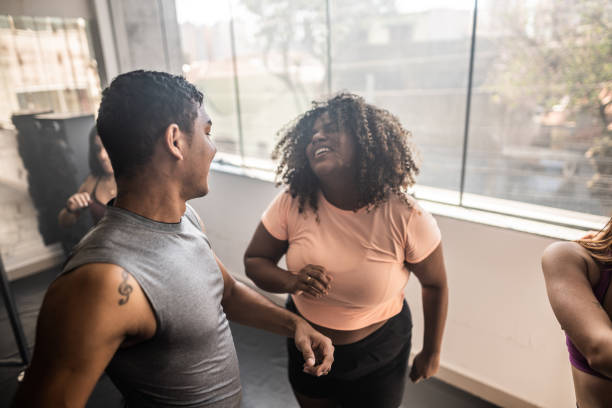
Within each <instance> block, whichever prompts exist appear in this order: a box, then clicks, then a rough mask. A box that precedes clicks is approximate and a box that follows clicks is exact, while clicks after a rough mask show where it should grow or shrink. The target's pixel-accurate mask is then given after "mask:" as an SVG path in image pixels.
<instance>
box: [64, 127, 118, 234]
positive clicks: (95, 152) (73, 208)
mask: <svg viewBox="0 0 612 408" xmlns="http://www.w3.org/2000/svg"><path fill="white" fill-rule="evenodd" d="M89 171H90V174H89V176H87V178H86V179H85V181H84V182H83V184H81V187H79V190H78V191H77V192H76V193H74V194H73V195H71V196H70V197H69V198H68V200H66V206H65V207H64V208H62V210H61V211H60V213H59V215H58V222H59V225H60V226H62V227H63V228H69V227H71V226H73V225H74V224H75V223H76V222H77V220H78V218H79V217H81V216H82V215H83V210H85V209H89V214H90V215H91V218H92V221H93V223H94V224H97V223H98V221H100V220H101V219H102V216H103V215H104V213H105V211H106V203H108V202H109V201H110V200H111V199H113V198H115V196H116V195H117V184H116V183H115V177H114V173H113V166H112V165H111V161H110V159H109V157H108V153H107V152H106V149H105V148H104V146H103V145H102V141H101V140H100V136H98V133H97V131H96V128H95V127H93V128H92V129H91V132H89Z"/></svg>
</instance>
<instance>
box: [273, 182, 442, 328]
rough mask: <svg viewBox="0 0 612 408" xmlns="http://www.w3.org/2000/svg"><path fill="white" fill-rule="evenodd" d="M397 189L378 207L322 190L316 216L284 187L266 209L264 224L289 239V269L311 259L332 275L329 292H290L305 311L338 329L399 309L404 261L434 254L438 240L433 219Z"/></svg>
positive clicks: (406, 273) (318, 321)
mask: <svg viewBox="0 0 612 408" xmlns="http://www.w3.org/2000/svg"><path fill="white" fill-rule="evenodd" d="M408 202H409V203H410V205H407V204H406V203H404V202H402V200H400V199H399V198H398V197H397V196H395V195H391V197H390V198H389V199H388V200H387V201H386V202H384V203H383V204H381V205H380V206H379V207H377V208H376V209H374V210H372V211H370V212H368V211H367V210H366V208H361V209H359V210H357V211H356V212H354V211H347V210H342V209H340V208H337V207H335V206H333V205H332V204H331V203H329V202H328V201H327V200H326V199H325V197H324V195H323V194H322V193H320V194H319V209H318V214H319V219H320V222H319V223H317V221H316V216H315V214H314V212H313V211H312V209H311V208H310V207H308V206H306V209H305V211H304V212H303V213H302V214H300V213H299V212H298V199H297V197H296V198H295V199H294V198H292V197H291V195H290V194H289V193H288V192H282V193H280V194H279V195H278V196H277V197H276V198H275V199H274V201H272V203H271V204H270V205H269V206H268V208H267V209H266V211H265V212H264V214H263V216H262V220H261V221H262V223H263V225H264V227H265V228H266V230H267V231H268V232H269V233H270V234H271V235H272V236H273V237H274V238H276V239H278V240H281V241H288V242H289V248H288V249H287V254H286V260H287V268H288V270H289V271H290V272H291V273H296V274H297V272H298V271H299V270H300V269H302V268H303V267H304V266H306V265H308V264H313V265H320V266H323V267H324V268H325V269H326V270H327V272H328V273H329V274H330V275H331V276H332V279H333V280H332V282H331V289H330V291H329V293H328V294H327V295H326V296H322V297H320V298H317V299H314V298H310V297H308V296H304V295H292V297H293V301H294V302H295V305H296V307H297V308H298V310H299V311H300V313H301V314H302V315H303V316H304V317H306V318H307V319H308V320H310V321H311V322H313V323H316V324H318V325H320V326H324V327H329V328H332V329H336V330H356V329H360V328H363V327H366V326H369V325H371V324H373V323H376V322H380V321H383V320H386V319H388V318H390V317H392V316H394V315H396V314H397V313H399V312H400V310H401V309H402V304H403V300H404V288H405V287H406V283H407V282H408V277H409V276H410V272H409V271H408V269H406V267H405V266H404V261H406V262H408V263H418V262H420V261H422V260H424V259H425V258H427V256H429V255H430V254H431V253H432V252H433V251H434V250H435V249H436V248H437V247H438V245H439V243H440V230H439V228H438V225H437V223H436V221H435V219H434V218H433V217H432V216H431V214H429V213H428V212H426V211H425V210H423V209H422V208H421V207H420V206H419V204H418V203H417V202H416V201H415V200H414V199H413V198H412V197H408Z"/></svg>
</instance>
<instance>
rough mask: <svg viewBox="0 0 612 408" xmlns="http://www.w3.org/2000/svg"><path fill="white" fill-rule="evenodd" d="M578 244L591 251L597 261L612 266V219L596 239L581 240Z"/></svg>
mask: <svg viewBox="0 0 612 408" xmlns="http://www.w3.org/2000/svg"><path fill="white" fill-rule="evenodd" d="M576 242H577V243H578V244H579V245H580V246H582V247H583V248H584V249H586V250H587V251H589V252H590V254H591V256H592V257H593V258H594V259H595V260H596V261H598V262H600V263H602V264H612V218H610V219H609V220H608V222H607V224H606V226H605V227H603V228H602V229H601V231H599V233H598V234H597V235H595V237H593V238H591V239H579V240H577V241H576Z"/></svg>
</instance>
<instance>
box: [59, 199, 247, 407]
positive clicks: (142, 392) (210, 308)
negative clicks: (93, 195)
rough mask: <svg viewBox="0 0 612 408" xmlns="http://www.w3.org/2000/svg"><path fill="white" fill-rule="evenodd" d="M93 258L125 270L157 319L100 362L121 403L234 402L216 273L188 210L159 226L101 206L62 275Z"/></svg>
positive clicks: (235, 378) (235, 377)
mask: <svg viewBox="0 0 612 408" xmlns="http://www.w3.org/2000/svg"><path fill="white" fill-rule="evenodd" d="M96 262H101V263H111V264H115V265H118V266H120V267H121V268H123V269H125V270H126V271H127V272H129V273H130V274H131V275H132V276H133V277H134V279H135V280H136V281H137V282H138V284H139V285H140V287H141V288H142V290H143V291H144V293H145V294H146V296H147V297H148V299H149V302H150V304H151V306H152V308H153V312H154V313H155V317H156V320H157V331H156V333H155V335H154V336H153V338H152V339H150V340H147V341H145V342H142V343H140V344H137V345H135V346H132V347H128V348H125V349H119V350H118V351H117V352H116V353H115V356H114V357H113V359H112V360H111V362H110V364H109V365H108V367H107V368H106V372H107V374H108V375H109V377H110V378H111V380H112V381H113V382H114V383H115V385H116V386H117V388H119V390H120V391H121V393H122V394H123V396H124V397H125V399H126V402H127V405H128V407H178V406H180V407H214V408H226V407H227V408H229V407H237V406H239V404H240V396H241V386H240V374H239V371H238V359H237V357H236V350H235V348H234V342H233V339H232V334H231V332H230V328H229V324H228V322H227V319H226V317H225V313H224V312H223V309H222V307H221V298H222V295H223V277H222V275H221V271H220V270H219V267H218V266H217V263H216V262H215V258H214V255H213V252H212V250H211V248H210V244H209V242H208V239H207V237H206V235H204V233H203V232H202V230H201V228H200V225H199V222H198V219H197V217H196V215H195V212H194V211H193V209H192V208H191V207H190V206H189V205H187V210H186V211H185V214H184V215H183V217H182V218H181V221H180V222H179V223H176V224H166V223H160V222H155V221H152V220H150V219H147V218H144V217H141V216H139V215H137V214H134V213H131V212H129V211H126V210H123V209H121V208H117V207H112V206H109V207H108V209H107V211H106V214H105V215H104V217H103V218H102V220H101V221H100V222H99V223H98V224H97V225H96V226H95V227H94V228H93V229H92V230H90V232H89V233H88V234H87V235H86V236H85V237H84V238H83V239H82V240H81V242H79V244H78V245H77V246H76V247H75V249H74V251H73V253H72V254H71V255H70V257H69V258H68V260H67V261H66V264H65V266H64V269H63V272H62V273H63V274H64V273H68V272H70V271H72V270H74V269H76V268H78V267H79V266H82V265H84V264H88V263H96Z"/></svg>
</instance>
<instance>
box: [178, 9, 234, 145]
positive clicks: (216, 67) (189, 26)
mask: <svg viewBox="0 0 612 408" xmlns="http://www.w3.org/2000/svg"><path fill="white" fill-rule="evenodd" d="M176 10H177V18H178V21H179V25H180V31H181V44H182V47H183V55H184V58H185V61H186V63H185V65H184V66H183V72H184V75H185V77H186V78H187V79H188V80H189V81H191V82H192V83H194V84H195V85H196V86H197V87H198V89H200V90H202V91H203V92H204V94H205V106H206V109H207V111H208V113H209V115H210V116H211V118H212V121H213V127H212V131H211V134H212V136H213V140H214V142H215V144H216V146H217V149H219V151H220V152H226V153H234V154H238V153H239V152H240V146H239V135H238V116H237V114H236V97H235V95H236V93H235V92H236V91H235V88H234V71H233V68H232V47H231V38H230V9H229V3H228V2H226V1H214V0H208V1H200V0H179V1H177V2H176Z"/></svg>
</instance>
